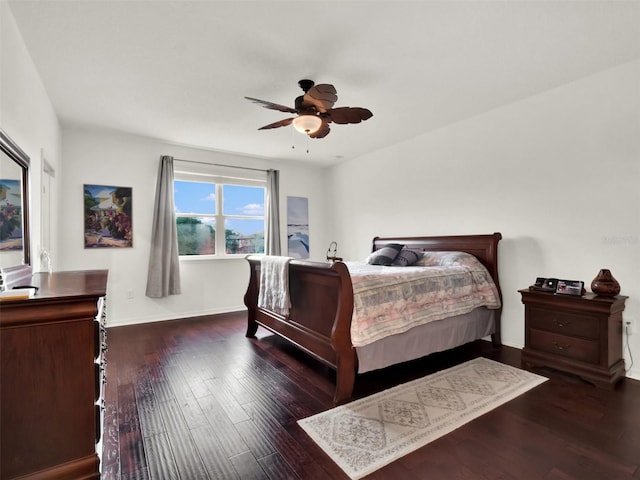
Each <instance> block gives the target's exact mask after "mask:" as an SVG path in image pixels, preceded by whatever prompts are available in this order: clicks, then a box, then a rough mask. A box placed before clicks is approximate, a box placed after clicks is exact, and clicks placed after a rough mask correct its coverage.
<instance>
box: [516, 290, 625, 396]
mask: <svg viewBox="0 0 640 480" xmlns="http://www.w3.org/2000/svg"><path fill="white" fill-rule="evenodd" d="M520 294H521V295H522V303H524V306H525V345H524V349H523V350H522V362H523V363H525V364H527V365H530V366H546V367H551V368H555V369H557V370H562V371H565V372H569V373H573V374H575V375H578V376H580V377H581V378H583V379H584V380H587V381H589V382H591V383H593V384H594V385H596V386H599V387H605V388H611V387H613V386H614V385H615V384H616V382H617V381H618V380H620V379H621V378H622V377H624V375H625V365H624V358H623V355H622V312H623V310H624V306H625V305H624V304H625V300H626V299H627V297H625V296H622V295H618V296H616V297H613V298H607V297H599V296H597V295H594V294H592V293H587V294H586V295H583V296H581V297H579V296H572V295H555V294H553V293H544V292H535V291H530V290H528V289H527V290H520Z"/></svg>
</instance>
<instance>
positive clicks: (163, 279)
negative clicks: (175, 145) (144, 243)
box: [146, 156, 181, 298]
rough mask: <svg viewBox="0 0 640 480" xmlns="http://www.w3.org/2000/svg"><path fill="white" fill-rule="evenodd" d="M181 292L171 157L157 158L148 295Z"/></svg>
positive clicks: (165, 294) (157, 295)
mask: <svg viewBox="0 0 640 480" xmlns="http://www.w3.org/2000/svg"><path fill="white" fill-rule="evenodd" d="M179 293H181V292H180V263H179V259H178V229H177V226H176V212H175V206H174V200H173V157H170V156H163V157H161V158H160V167H159V168H158V183H157V184H156V203H155V210H154V212H153V228H152V230H151V254H150V256H149V272H148V274H147V292H146V295H147V297H151V298H162V297H168V296H169V295H177V294H179Z"/></svg>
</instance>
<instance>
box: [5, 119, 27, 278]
mask: <svg viewBox="0 0 640 480" xmlns="http://www.w3.org/2000/svg"><path fill="white" fill-rule="evenodd" d="M0 150H1V153H0V155H1V156H0V267H2V268H3V269H7V268H10V267H17V266H20V265H30V264H31V257H30V251H29V244H30V242H29V157H28V156H27V155H26V154H25V153H24V152H23V151H22V149H20V147H18V145H16V144H15V143H14V142H13V140H11V138H9V136H8V135H7V134H6V133H5V132H4V131H3V130H2V129H0Z"/></svg>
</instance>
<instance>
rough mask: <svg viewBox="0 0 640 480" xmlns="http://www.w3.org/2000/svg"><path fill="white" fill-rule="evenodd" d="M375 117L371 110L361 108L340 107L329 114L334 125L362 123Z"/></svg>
mask: <svg viewBox="0 0 640 480" xmlns="http://www.w3.org/2000/svg"><path fill="white" fill-rule="evenodd" d="M371 117H373V113H371V110H368V109H366V108H361V107H338V108H333V109H331V110H329V111H328V112H327V118H328V120H329V121H331V122H333V123H339V124H345V123H360V122H362V121H363V120H368V119H370V118H371Z"/></svg>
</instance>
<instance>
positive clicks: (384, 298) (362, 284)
mask: <svg viewBox="0 0 640 480" xmlns="http://www.w3.org/2000/svg"><path fill="white" fill-rule="evenodd" d="M345 263H346V264H347V267H348V268H349V273H350V275H351V280H352V284H353V294H354V309H353V318H352V321H351V341H352V343H353V345H354V346H356V347H360V346H364V345H367V344H369V343H372V342H375V341H376V340H380V339H381V338H384V337H386V336H389V335H394V334H397V333H402V332H405V331H407V330H409V329H411V328H412V327H415V326H418V325H423V324H425V323H428V322H432V321H435V320H441V319H443V318H447V317H451V316H454V315H461V314H464V313H469V312H470V311H472V310H473V309H475V308H477V307H480V306H485V307H487V308H491V309H496V308H500V296H499V294H498V289H497V288H496V286H495V284H494V282H493V280H492V278H491V275H490V274H489V272H488V271H487V269H486V268H485V267H484V266H483V265H482V264H481V263H480V262H477V263H475V264H473V263H472V264H471V265H469V264H468V263H469V262H462V264H455V265H450V266H427V267H425V266H417V267H415V266H411V267H394V266H391V267H385V266H379V265H368V264H366V263H360V262H345Z"/></svg>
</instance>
